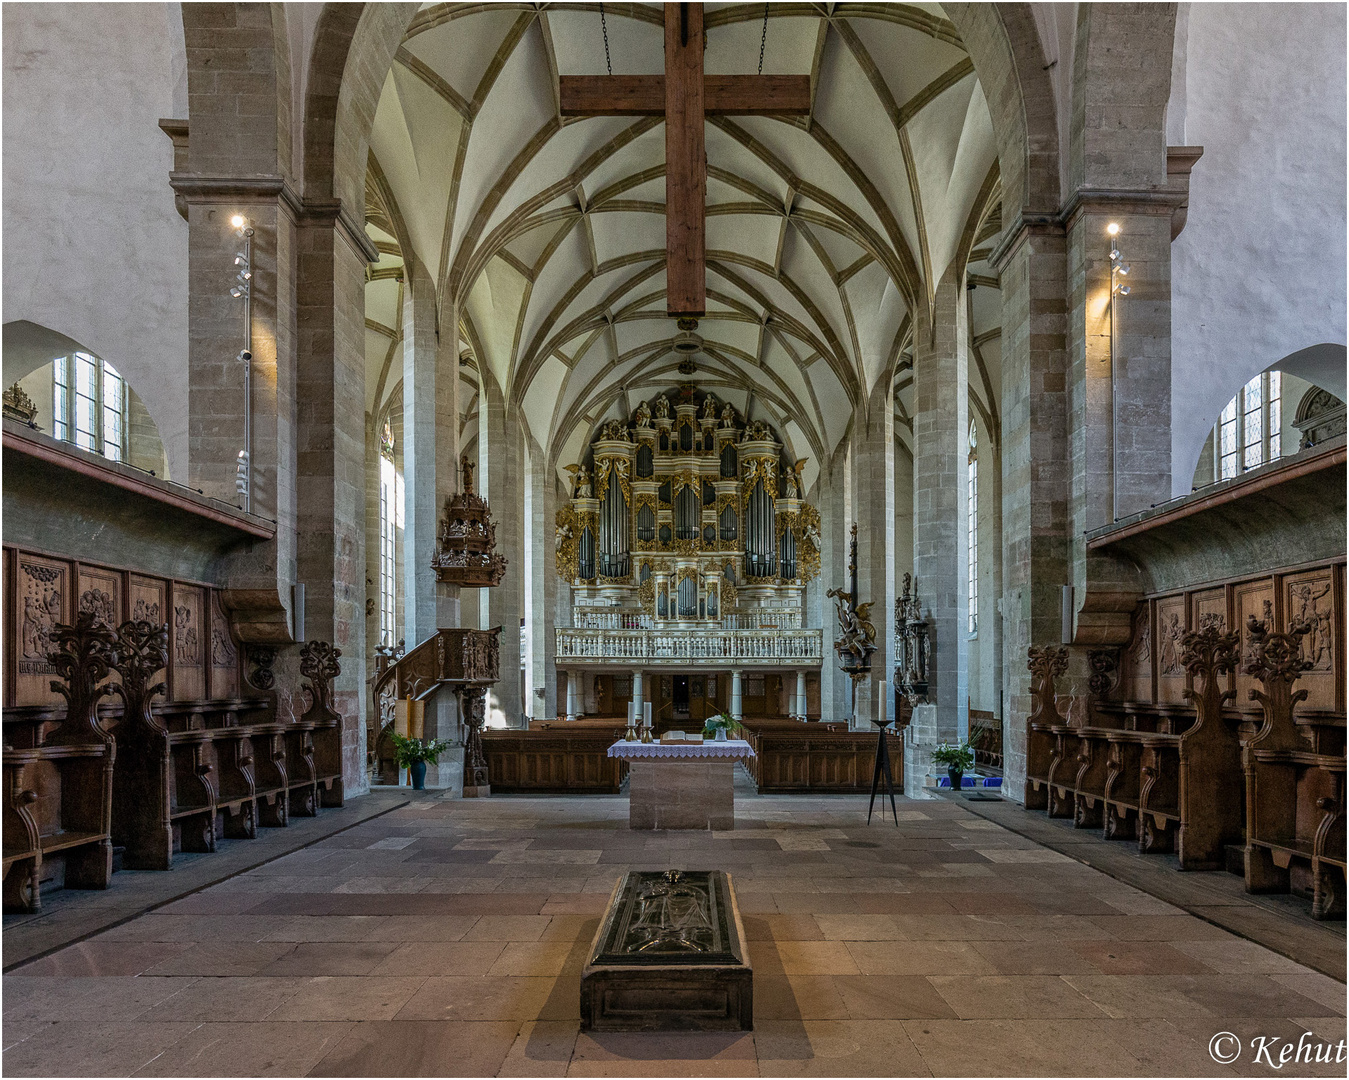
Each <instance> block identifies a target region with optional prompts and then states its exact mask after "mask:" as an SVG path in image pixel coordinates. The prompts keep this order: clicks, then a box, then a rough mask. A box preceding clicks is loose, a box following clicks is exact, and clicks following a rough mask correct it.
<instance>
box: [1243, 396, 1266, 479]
mask: <svg viewBox="0 0 1349 1080" xmlns="http://www.w3.org/2000/svg"><path fill="white" fill-rule="evenodd" d="M1260 382H1261V379H1260V376H1259V375H1257V376H1256V377H1255V378H1254V379H1252V380H1251V381H1250V382H1248V383H1247V384H1246V385H1245V386H1244V387H1242V390H1241V438H1242V443H1243V446H1244V450H1243V451H1242V461H1241V464H1242V467H1243V468H1246V469H1252V468H1254V467H1255V466H1256V465H1259V464H1260V463H1261V462H1262V461H1264V459H1265V408H1264V395H1263V394H1262V393H1261V391H1262V390H1263V389H1264V388H1263V387H1262V386H1261V385H1260Z"/></svg>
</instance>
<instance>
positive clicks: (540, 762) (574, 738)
mask: <svg viewBox="0 0 1349 1080" xmlns="http://www.w3.org/2000/svg"><path fill="white" fill-rule="evenodd" d="M564 723H565V722H564ZM623 731H624V728H623V727H622V726H619V727H617V728H613V727H610V728H607V729H606V728H596V727H583V728H575V727H572V726H571V725H567V728H566V729H565V730H562V731H558V730H555V729H549V730H547V731H501V730H488V731H484V732H483V733H482V749H483V754H484V755H485V756H486V758H487V771H488V774H489V775H490V776H491V780H492V791H493V792H494V793H497V794H516V795H525V794H537V795H545V794H556V795H569V794H584V795H617V794H618V793H619V791H620V790H621V789H622V784H623V781H624V779H625V778H626V777H627V774H628V763H627V762H626V761H623V760H621V759H619V758H611V757H609V747H610V746H612V745H613V743H614V742H615V740H617V739H621V738H622V737H623Z"/></svg>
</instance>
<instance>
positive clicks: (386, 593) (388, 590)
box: [379, 419, 403, 645]
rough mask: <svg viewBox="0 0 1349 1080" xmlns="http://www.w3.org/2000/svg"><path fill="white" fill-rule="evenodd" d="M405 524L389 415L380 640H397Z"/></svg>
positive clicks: (383, 433) (383, 451) (383, 459)
mask: <svg viewBox="0 0 1349 1080" xmlns="http://www.w3.org/2000/svg"><path fill="white" fill-rule="evenodd" d="M402 525H403V478H402V477H401V476H399V475H398V469H397V467H396V466H395V465H394V454H393V426H392V425H391V424H390V423H389V421H388V420H387V419H385V421H384V426H383V427H382V428H381V429H380V434H379V641H380V644H381V645H392V644H393V643H394V640H395V623H396V620H397V601H396V594H395V591H394V590H395V582H396V581H397V578H398V564H397V550H398V529H400V528H402Z"/></svg>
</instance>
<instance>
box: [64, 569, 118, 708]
mask: <svg viewBox="0 0 1349 1080" xmlns="http://www.w3.org/2000/svg"><path fill="white" fill-rule="evenodd" d="M75 596H76V605H75V610H76V611H87V612H89V613H90V614H92V615H93V616H94V617H95V618H96V619H98V621H99V622H101V623H102V624H103V625H104V626H107V627H110V628H112V629H116V628H117V627H118V626H120V625H121V624H122V622H123V621H124V619H123V616H122V575H121V574H120V573H119V572H118V571H116V570H105V569H104V568H102V567H99V566H85V565H84V564H83V563H81V564H79V574H78V577H77V588H76V589H75ZM107 681H108V682H114V683H118V682H121V681H122V676H121V675H120V674H118V672H117V671H116V670H115V669H114V670H113V671H110V672H109V673H108V679H107Z"/></svg>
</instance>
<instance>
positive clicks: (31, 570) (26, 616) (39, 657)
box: [14, 553, 71, 705]
mask: <svg viewBox="0 0 1349 1080" xmlns="http://www.w3.org/2000/svg"><path fill="white" fill-rule="evenodd" d="M17 562H18V572H17V574H16V577H17V579H18V580H17V581H16V583H15V590H14V602H15V613H14V614H15V622H16V624H17V625H16V626H15V630H16V631H17V633H16V634H15V644H16V645H17V646H18V649H17V651H18V660H17V663H16V664H15V677H14V684H15V700H16V703H17V704H20V705H47V704H59V703H61V701H62V700H63V699H62V698H61V697H60V695H58V694H54V693H52V690H51V685H50V684H51V681H52V679H53V678H54V677H55V675H56V668H55V667H53V666H52V665H51V664H50V663H48V662H47V654H48V653H49V652H51V651H52V649H53V645H52V640H51V635H52V630H53V629H54V628H55V626H56V624H57V623H68V622H70V620H71V603H70V566H69V564H68V563H63V562H57V561H55V560H53V559H43V558H40V557H39V556H36V555H27V554H22V553H21V554H20V555H19V556H18V559H17Z"/></svg>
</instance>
